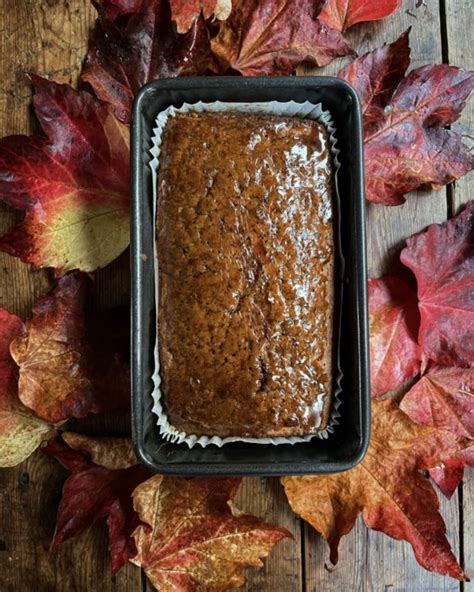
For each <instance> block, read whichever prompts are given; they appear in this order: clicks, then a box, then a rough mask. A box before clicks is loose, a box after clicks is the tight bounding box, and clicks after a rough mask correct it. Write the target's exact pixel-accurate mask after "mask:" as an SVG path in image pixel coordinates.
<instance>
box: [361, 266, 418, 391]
mask: <svg viewBox="0 0 474 592" xmlns="http://www.w3.org/2000/svg"><path fill="white" fill-rule="evenodd" d="M369 320H370V370H371V387H372V395H373V396H374V397H378V396H380V395H383V394H384V393H386V392H387V391H391V390H393V389H395V388H397V387H399V386H401V385H402V384H403V383H405V382H406V381H407V380H409V379H410V378H413V377H414V376H416V375H417V374H418V372H419V371H420V351H419V347H418V344H417V342H416V337H417V333H418V325H419V313H418V308H417V300H416V294H415V293H414V292H413V290H412V289H411V288H410V286H408V284H406V283H405V282H403V281H402V280H400V279H398V278H396V277H384V278H380V279H370V280H369Z"/></svg>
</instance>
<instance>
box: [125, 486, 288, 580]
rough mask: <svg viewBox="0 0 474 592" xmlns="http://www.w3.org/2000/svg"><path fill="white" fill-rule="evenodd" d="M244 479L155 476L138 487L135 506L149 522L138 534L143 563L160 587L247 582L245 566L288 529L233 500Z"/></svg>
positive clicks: (140, 562)
mask: <svg viewBox="0 0 474 592" xmlns="http://www.w3.org/2000/svg"><path fill="white" fill-rule="evenodd" d="M240 482H241V479H236V478H195V479H185V478H178V477H162V476H155V477H152V478H151V479H149V480H148V481H145V483H143V484H142V485H140V486H139V487H137V489H136V490H135V492H134V494H133V498H134V507H135V510H136V511H137V512H138V513H139V516H140V519H141V521H142V522H144V523H145V525H144V526H139V527H138V528H137V530H136V531H135V533H134V537H135V542H136V545H137V549H138V554H137V556H136V557H134V558H133V559H132V562H133V563H135V564H137V565H139V566H141V567H143V569H144V570H145V572H146V574H147V576H148V578H149V579H150V581H151V582H152V584H153V585H154V586H155V588H157V589H158V590H160V591H161V592H172V591H174V590H180V591H182V592H185V591H189V592H191V591H193V590H206V591H208V592H212V591H216V592H217V591H222V590H227V589H228V588H232V587H238V586H241V585H242V584H243V583H244V582H245V576H244V574H243V568H244V567H245V566H249V565H254V566H256V567H260V566H261V565H262V561H261V558H262V557H266V556H267V555H268V554H269V553H270V551H271V549H272V548H273V546H274V545H275V544H276V543H278V541H280V540H281V539H283V538H284V537H289V536H291V535H290V533H289V532H288V531H287V530H286V529H284V528H281V527H279V526H274V525H271V524H267V523H265V522H263V521H262V520H260V519H258V518H256V517H255V516H248V515H245V514H241V513H237V512H236V511H235V510H233V508H232V505H231V502H232V500H233V498H234V496H235V494H236V492H237V489H238V487H239V485H240Z"/></svg>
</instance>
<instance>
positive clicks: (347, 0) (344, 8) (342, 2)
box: [318, 0, 401, 31]
mask: <svg viewBox="0 0 474 592" xmlns="http://www.w3.org/2000/svg"><path fill="white" fill-rule="evenodd" d="M400 3H401V0H383V1H381V0H326V2H325V4H324V7H323V10H322V11H321V13H320V14H319V16H318V18H319V19H320V20H322V21H323V23H325V24H326V25H327V26H328V27H331V28H332V29H337V30H338V31H345V30H346V29H348V28H349V27H352V25H355V24H356V23H361V22H363V21H378V20H379V19H383V18H385V17H386V16H389V15H390V14H392V13H393V12H395V10H397V8H398V7H399V6H400Z"/></svg>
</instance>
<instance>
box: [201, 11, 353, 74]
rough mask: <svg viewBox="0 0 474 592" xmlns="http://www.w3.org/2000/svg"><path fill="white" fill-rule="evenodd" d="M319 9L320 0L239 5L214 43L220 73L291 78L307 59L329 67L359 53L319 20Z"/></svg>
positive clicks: (220, 26)
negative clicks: (331, 62) (281, 75)
mask: <svg viewBox="0 0 474 592" xmlns="http://www.w3.org/2000/svg"><path fill="white" fill-rule="evenodd" d="M319 6H320V2H315V1H314V0H302V1H300V2H297V3H295V2H291V1H290V0H262V1H261V2H254V0H234V1H233V2H232V12H231V14H230V16H229V17H228V18H227V20H226V21H224V22H223V23H221V24H220V25H219V31H218V33H217V36H216V37H215V38H213V39H212V41H211V46H212V51H213V52H214V54H215V55H216V57H217V59H218V61H219V69H218V71H219V72H226V71H228V70H230V69H232V70H237V71H238V72H240V73H241V74H244V75H246V76H257V75H262V74H291V73H292V72H293V71H294V70H295V68H296V66H298V65H299V64H300V63H301V62H302V61H304V60H310V61H312V62H313V63H315V64H317V65H318V66H324V65H325V64H327V63H329V62H330V61H331V60H332V59H334V58H335V57H339V56H344V55H349V54H351V53H353V52H352V50H351V48H350V47H349V45H348V44H347V42H346V41H345V39H344V37H343V36H342V34H341V33H339V32H338V31H335V30H333V29H328V28H327V27H326V25H324V24H323V23H322V22H321V21H319V20H318V19H317V18H316V15H317V12H318V8H319Z"/></svg>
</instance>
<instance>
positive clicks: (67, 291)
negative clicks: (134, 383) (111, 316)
mask: <svg viewBox="0 0 474 592" xmlns="http://www.w3.org/2000/svg"><path fill="white" fill-rule="evenodd" d="M89 285H90V280H89V279H88V277H87V276H86V274H83V273H81V272H73V273H70V274H68V275H66V276H64V277H63V278H61V280H60V281H59V283H58V286H57V287H56V288H55V289H54V290H53V291H52V292H50V293H49V294H47V295H46V296H43V297H42V298H40V299H39V300H38V301H37V302H36V304H35V306H34V307H33V314H34V316H33V318H32V319H31V320H30V321H27V323H26V333H25V335H22V336H18V337H17V338H16V339H14V341H13V342H12V344H11V348H10V351H11V354H12V356H13V358H14V360H15V361H16V363H17V364H18V366H19V374H20V377H19V387H18V389H19V397H20V399H21V401H22V402H23V403H24V404H25V405H26V406H27V407H29V408H30V409H33V410H34V411H35V412H36V414H37V415H38V416H39V417H41V418H43V419H46V420H47V421H51V422H55V423H56V422H60V421H64V420H66V419H68V418H69V417H84V416H85V415H87V414H88V413H99V412H103V411H108V410H111V409H116V408H121V407H124V406H126V405H127V404H128V401H129V369H128V367H127V366H126V364H125V363H124V361H123V358H122V356H121V355H119V354H118V353H117V351H116V350H115V349H114V347H115V345H116V344H115V341H114V335H113V332H112V331H108V332H104V331H103V330H102V329H101V326H102V319H101V318H99V319H97V320H95V322H93V323H92V322H91V318H90V316H88V315H87V311H86V298H87V293H88V289H89ZM106 327H108V325H106ZM98 352H100V355H98Z"/></svg>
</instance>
